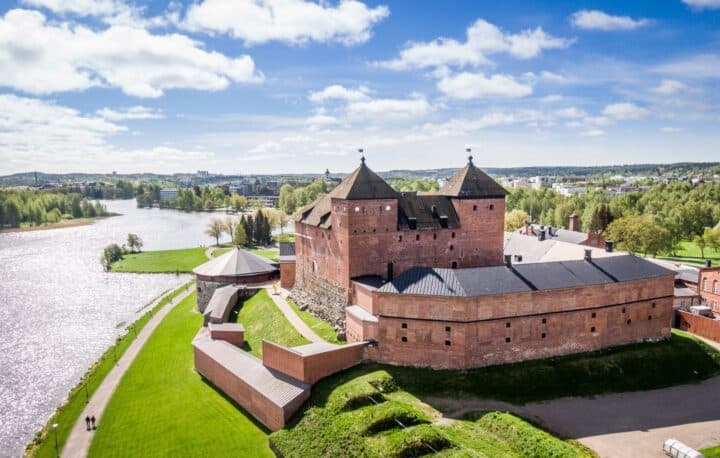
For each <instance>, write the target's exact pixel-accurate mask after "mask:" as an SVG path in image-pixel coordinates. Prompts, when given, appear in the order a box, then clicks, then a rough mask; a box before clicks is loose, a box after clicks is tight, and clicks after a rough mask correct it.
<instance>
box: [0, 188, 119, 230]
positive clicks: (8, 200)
mask: <svg viewBox="0 0 720 458" xmlns="http://www.w3.org/2000/svg"><path fill="white" fill-rule="evenodd" d="M107 214H108V213H107V211H106V210H105V207H103V206H102V205H100V203H99V202H92V201H91V200H89V199H87V198H85V197H83V196H81V195H80V194H64V193H55V192H44V191H33V190H22V191H15V190H4V191H0V227H6V226H9V227H20V225H22V224H29V225H33V226H36V225H41V224H48V223H57V222H59V221H62V220H64V219H73V218H83V217H85V218H94V217H96V216H106V215H107Z"/></svg>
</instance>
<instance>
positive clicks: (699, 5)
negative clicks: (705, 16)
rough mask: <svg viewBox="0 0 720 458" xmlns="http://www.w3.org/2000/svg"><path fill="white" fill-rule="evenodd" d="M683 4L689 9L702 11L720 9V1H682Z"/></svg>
mask: <svg viewBox="0 0 720 458" xmlns="http://www.w3.org/2000/svg"><path fill="white" fill-rule="evenodd" d="M682 1H683V3H685V4H686V5H688V6H689V7H691V8H694V9H698V10H703V9H720V0H682Z"/></svg>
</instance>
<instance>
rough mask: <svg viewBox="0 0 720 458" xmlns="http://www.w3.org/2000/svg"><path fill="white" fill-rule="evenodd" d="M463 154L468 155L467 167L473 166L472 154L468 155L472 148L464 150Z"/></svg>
mask: <svg viewBox="0 0 720 458" xmlns="http://www.w3.org/2000/svg"><path fill="white" fill-rule="evenodd" d="M465 152H467V153H468V165H473V162H472V154H470V153H471V152H472V148H465Z"/></svg>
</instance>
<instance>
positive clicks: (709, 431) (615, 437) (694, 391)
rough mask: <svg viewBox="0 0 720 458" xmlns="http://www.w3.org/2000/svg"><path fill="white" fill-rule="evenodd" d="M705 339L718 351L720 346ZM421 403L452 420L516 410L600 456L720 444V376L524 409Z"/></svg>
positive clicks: (433, 401)
mask: <svg viewBox="0 0 720 458" xmlns="http://www.w3.org/2000/svg"><path fill="white" fill-rule="evenodd" d="M703 340H705V339H703ZM705 341H706V342H707V343H708V344H710V345H711V346H713V347H715V348H718V349H720V344H718V343H716V342H711V341H708V340H705ZM648 377H652V374H648ZM423 401H425V402H427V403H428V404H430V405H432V406H434V407H436V408H438V410H441V411H443V412H444V413H445V416H446V417H452V418H459V417H460V416H461V415H462V414H463V413H466V412H471V411H483V410H507V411H511V412H515V413H517V414H518V415H521V416H523V417H525V418H528V419H530V420H532V421H534V422H537V423H539V424H541V425H543V426H544V427H546V428H547V429H549V430H550V431H553V432H555V433H557V434H559V435H561V436H563V437H570V438H575V439H578V440H579V441H580V442H582V443H583V444H585V445H586V446H588V447H590V448H591V449H593V450H595V451H596V452H597V453H598V455H600V456H601V457H623V458H624V457H628V456H632V457H637V458H641V457H658V458H659V457H664V456H666V455H665V454H664V453H663V452H662V444H663V442H665V440H666V439H668V438H671V437H672V438H675V439H678V440H680V441H681V442H684V443H685V444H687V445H689V446H690V447H693V448H695V449H702V448H705V447H709V446H713V445H717V444H720V376H718V377H713V378H711V379H708V380H705V381H704V382H702V383H698V384H689V385H681V386H675V387H671V388H663V389H660V390H652V391H637V392H629V393H618V394H610V395H604V396H597V397H594V398H575V397H568V398H561V399H555V400H552V401H545V402H536V403H529V404H525V405H523V406H517V405H514V404H508V403H505V402H500V401H486V400H467V399H463V400H457V399H444V398H443V399H440V398H428V399H423Z"/></svg>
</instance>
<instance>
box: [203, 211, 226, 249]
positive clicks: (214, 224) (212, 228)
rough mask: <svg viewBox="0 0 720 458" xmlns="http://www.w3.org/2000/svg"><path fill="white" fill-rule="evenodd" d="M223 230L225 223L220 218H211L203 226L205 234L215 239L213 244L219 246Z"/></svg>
mask: <svg viewBox="0 0 720 458" xmlns="http://www.w3.org/2000/svg"><path fill="white" fill-rule="evenodd" d="M224 232H225V223H224V222H223V220H221V219H220V218H213V219H212V220H211V221H210V222H209V223H208V225H207V226H205V234H207V235H208V236H209V237H212V238H214V239H215V245H217V246H220V237H222V235H223V233H224Z"/></svg>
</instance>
